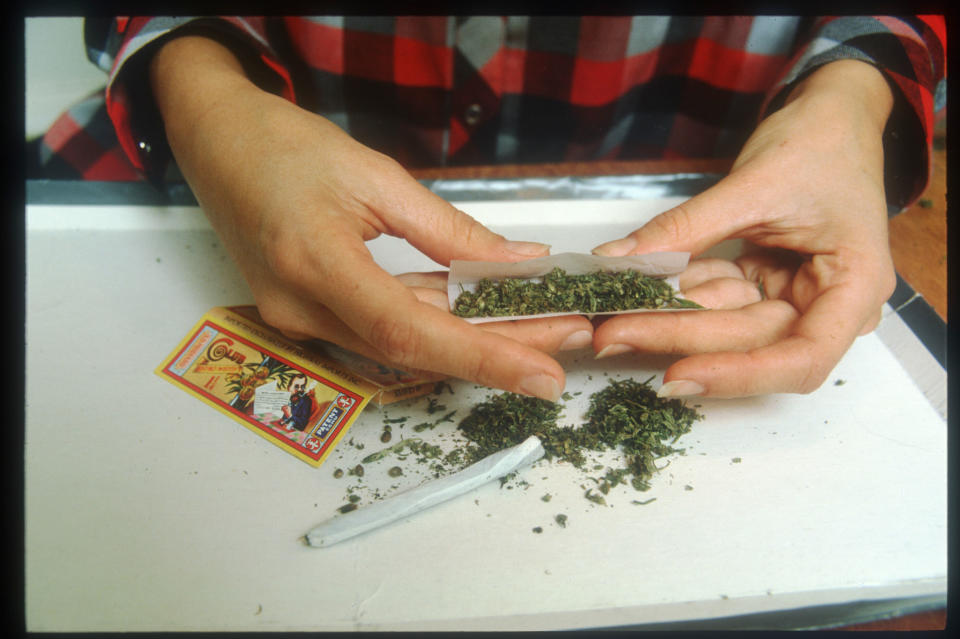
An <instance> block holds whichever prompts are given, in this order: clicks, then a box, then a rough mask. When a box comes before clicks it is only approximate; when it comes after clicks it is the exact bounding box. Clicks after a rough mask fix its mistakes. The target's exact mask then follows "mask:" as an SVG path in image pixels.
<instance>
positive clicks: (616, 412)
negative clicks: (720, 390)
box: [459, 377, 702, 499]
mask: <svg viewBox="0 0 960 639" xmlns="http://www.w3.org/2000/svg"><path fill="white" fill-rule="evenodd" d="M651 379H653V378H652V377H651V378H650V379H648V380H647V381H645V382H638V381H636V380H632V379H625V380H611V381H610V383H609V384H608V385H607V386H606V387H605V388H603V389H602V390H600V391H597V392H596V393H593V394H592V395H591V396H590V405H589V408H588V410H587V413H586V418H587V421H586V423H584V424H581V425H580V426H579V427H574V426H559V425H558V424H557V419H558V417H559V414H560V409H561V407H560V405H559V404H554V403H552V402H548V401H545V400H542V399H537V398H534V397H524V396H522V395H516V394H513V393H501V394H498V395H494V396H492V397H491V398H490V399H488V400H487V401H484V402H481V403H480V404H477V405H476V406H474V407H473V409H472V410H471V412H470V414H469V415H467V417H465V418H464V419H463V420H462V421H461V422H460V425H459V429H460V431H461V432H462V433H463V435H464V436H465V437H466V438H467V439H469V440H470V442H471V444H470V445H469V446H468V447H467V452H466V458H467V460H468V463H472V462H473V461H475V460H478V459H481V458H483V457H486V456H487V455H489V454H491V453H494V452H496V451H498V450H502V449H504V448H508V447H510V446H515V445H517V444H519V443H520V442H522V441H523V440H524V439H526V438H527V437H529V436H530V435H536V436H537V437H539V438H540V440H541V442H543V448H544V451H545V452H546V455H545V457H546V458H547V459H551V458H554V457H555V458H558V459H562V460H565V461H568V462H570V463H571V464H573V465H574V466H576V467H577V468H583V467H584V464H585V462H586V458H585V456H584V451H603V450H607V449H615V448H617V447H620V448H621V449H622V451H623V453H624V457H625V463H626V465H625V466H624V467H623V468H620V469H614V470H610V471H608V472H607V473H606V475H605V476H604V477H603V480H602V481H601V482H600V483H599V489H600V491H601V492H602V493H607V492H608V491H609V489H610V487H612V486H616V485H617V484H619V483H622V482H624V481H625V480H626V477H627V476H631V475H632V477H633V478H632V480H631V483H632V485H633V487H634V488H636V489H637V490H646V489H647V488H649V487H650V486H649V484H648V482H647V480H648V479H649V478H650V477H651V476H652V475H653V473H655V472H656V471H657V466H656V463H655V461H654V460H655V459H656V458H658V457H663V456H665V455H669V454H670V453H674V452H679V451H678V449H675V448H673V446H672V445H673V444H674V443H675V442H676V441H677V439H678V438H679V437H680V436H681V435H682V434H684V433H686V432H689V430H690V428H691V426H692V425H693V422H694V421H696V420H698V419H701V418H702V415H700V414H699V413H698V412H697V411H696V410H695V409H693V408H691V407H688V406H686V405H685V404H684V403H683V402H682V401H681V400H678V399H662V398H660V397H657V394H656V392H655V391H654V390H653V389H652V388H651V387H650V380H651ZM588 492H590V491H588ZM588 498H593V499H596V496H594V497H591V495H588Z"/></svg>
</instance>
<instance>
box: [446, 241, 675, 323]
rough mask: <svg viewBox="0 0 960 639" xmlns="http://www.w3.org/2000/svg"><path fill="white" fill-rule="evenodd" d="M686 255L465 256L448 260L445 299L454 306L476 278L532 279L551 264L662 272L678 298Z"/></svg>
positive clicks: (574, 269)
mask: <svg viewBox="0 0 960 639" xmlns="http://www.w3.org/2000/svg"><path fill="white" fill-rule="evenodd" d="M689 259H690V254H689V253H681V252H661V253H648V254H646V255H624V256H618V257H605V256H600V255H592V254H590V253H573V252H566V253H555V254H552V255H547V256H545V257H537V258H534V259H531V260H524V261H522V262H475V261H466V260H452V261H451V262H450V272H449V273H448V275H447V299H448V300H449V301H450V308H451V309H453V308H454V304H455V302H456V300H457V298H458V297H459V296H460V295H461V293H463V292H464V291H469V292H471V293H472V292H473V291H475V290H476V288H477V284H479V283H480V280H483V279H490V280H502V279H535V278H539V277H542V276H543V275H546V274H547V273H549V272H550V271H552V270H553V269H554V268H557V267H559V268H562V269H563V270H564V271H566V272H567V273H568V274H569V275H585V274H587V273H595V272H597V271H608V272H614V273H618V272H620V271H630V270H632V271H637V272H639V273H642V274H643V275H649V276H658V277H659V276H662V277H663V279H664V280H665V281H666V282H667V283H668V284H669V285H670V287H671V288H672V289H673V290H674V291H675V292H676V294H677V297H680V298H682V297H683V295H682V294H681V292H680V282H679V279H678V277H677V276H678V275H679V274H680V273H682V272H683V270H684V269H685V268H687V262H688V261H689ZM676 310H690V309H649V308H638V309H634V310H629V311H612V312H601V313H588V315H590V316H594V315H618V314H620V315H622V314H626V313H651V312H664V311H676ZM583 314H584V313H580V312H557V313H537V314H535V315H510V316H497V317H468V318H464V319H465V320H466V321H468V322H471V323H477V324H479V323H483V322H504V321H511V320H518V319H529V318H533V317H540V318H543V317H559V316H563V315H583Z"/></svg>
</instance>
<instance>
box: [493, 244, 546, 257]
mask: <svg viewBox="0 0 960 639" xmlns="http://www.w3.org/2000/svg"><path fill="white" fill-rule="evenodd" d="M504 246H505V247H506V249H507V250H508V251H510V252H511V253H516V254H517V255H524V256H526V257H539V256H541V255H547V254H549V253H550V245H549V244H541V243H539V242H507V243H506V244H505V245H504Z"/></svg>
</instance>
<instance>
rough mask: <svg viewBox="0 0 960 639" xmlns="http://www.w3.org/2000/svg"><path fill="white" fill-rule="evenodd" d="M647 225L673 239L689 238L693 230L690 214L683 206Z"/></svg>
mask: <svg viewBox="0 0 960 639" xmlns="http://www.w3.org/2000/svg"><path fill="white" fill-rule="evenodd" d="M647 224H648V226H650V227H651V228H652V229H653V230H654V231H656V232H658V233H660V234H663V235H665V236H667V237H669V238H672V239H683V238H685V237H688V236H689V235H690V231H691V229H692V220H691V218H690V213H689V211H687V209H686V208H684V206H683V205H682V204H681V205H678V206H676V207H675V208H673V209H670V210H669V211H667V212H665V213H662V214H660V215H658V216H656V217H655V218H653V219H652V220H650V221H649V222H648V223H647Z"/></svg>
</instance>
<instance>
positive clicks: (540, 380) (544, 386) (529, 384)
mask: <svg viewBox="0 0 960 639" xmlns="http://www.w3.org/2000/svg"><path fill="white" fill-rule="evenodd" d="M520 392H521V393H523V394H524V395H532V396H534V397H539V398H541V399H547V400H550V401H551V402H555V401H557V400H558V399H559V398H560V384H559V383H558V382H557V380H556V379H554V378H553V377H552V376H550V375H546V374H543V373H541V374H539V375H531V376H530V377H525V378H523V379H522V380H520Z"/></svg>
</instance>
